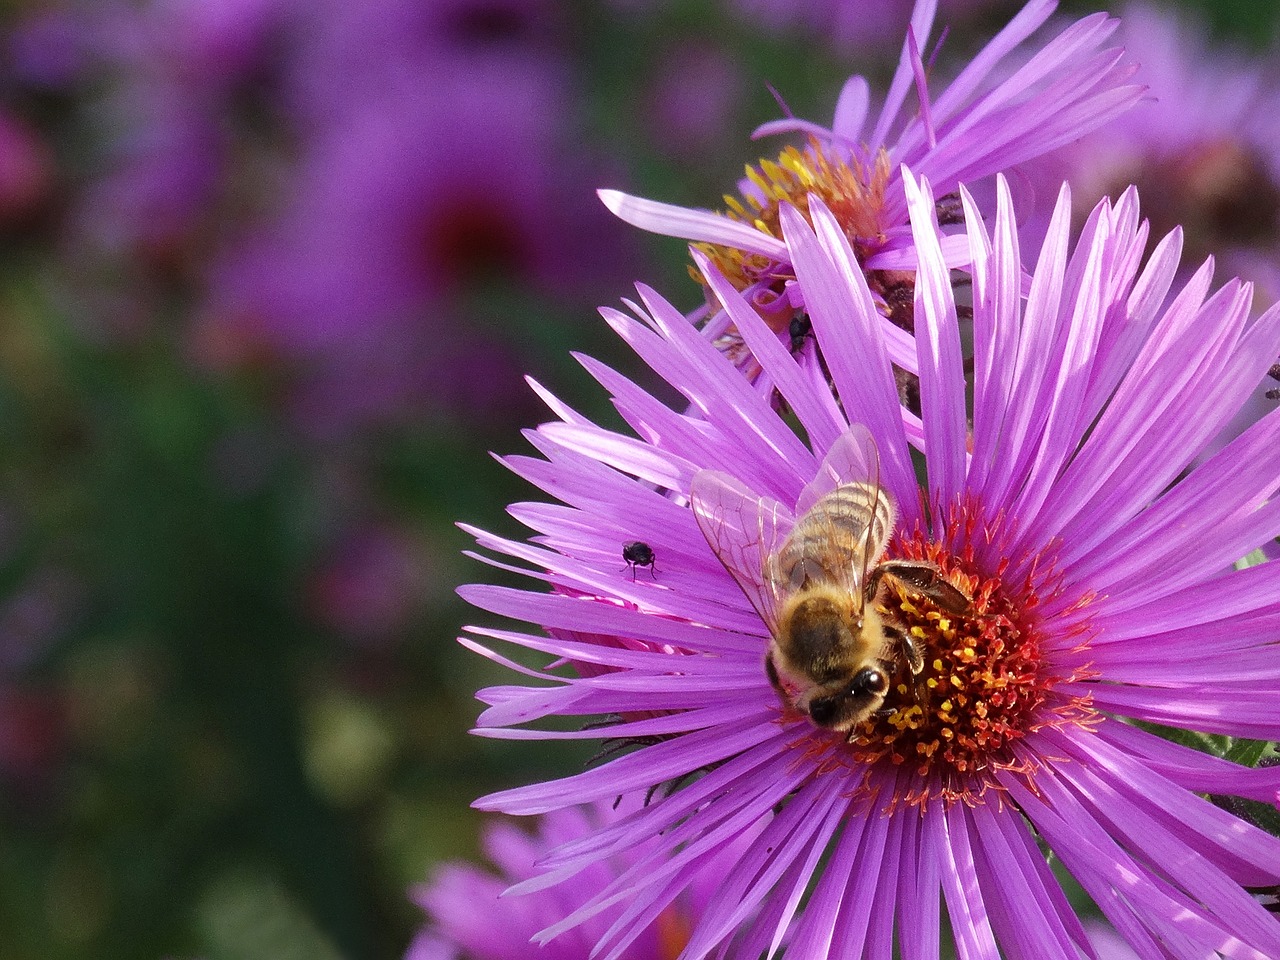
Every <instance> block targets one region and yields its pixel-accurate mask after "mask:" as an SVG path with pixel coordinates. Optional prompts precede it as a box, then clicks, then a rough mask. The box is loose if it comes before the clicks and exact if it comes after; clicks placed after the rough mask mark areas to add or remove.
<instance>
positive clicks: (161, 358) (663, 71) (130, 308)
mask: <svg viewBox="0 0 1280 960" xmlns="http://www.w3.org/2000/svg"><path fill="white" fill-rule="evenodd" d="M1017 6H1018V5H1017V4H1011V3H1009V2H1003V0H952V2H948V0H941V11H942V12H941V14H940V18H939V19H940V21H941V22H943V23H949V24H951V26H952V32H951V35H950V36H949V37H948V39H947V43H946V46H945V47H944V48H943V56H942V58H941V59H940V60H939V65H938V70H939V71H940V72H941V73H944V74H945V73H946V72H947V71H948V66H947V64H948V63H949V62H954V61H952V60H950V59H949V58H957V59H958V58H960V57H962V56H963V55H964V54H965V53H966V52H971V51H972V50H973V49H974V48H975V44H976V42H977V40H978V38H981V37H986V36H988V35H990V33H992V32H993V30H994V29H996V28H998V26H999V25H1000V24H1002V23H1003V22H1004V20H1005V18H1007V17H1008V16H1009V14H1010V13H1011V11H1012V10H1014V9H1016V7H1017ZM909 7H910V4H909V3H908V2H906V0H878V2H875V3H869V2H862V0H849V2H848V3H841V2H840V0H361V2H358V3H352V2H349V0H152V2H146V3H141V2H139V3H131V2H123V0H82V2H76V0H65V2H58V0H45V2H40V0H7V2H4V3H3V4H2V5H0V44H2V50H3V59H2V60H0V958H4V960H37V958H38V960H62V958H80V957H92V958H101V960H115V958H135V957H136V958H149V957H172V958H194V957H201V958H205V960H222V958H244V960H254V958H264V960H265V958H272V960H287V958H294V957H297V958H309V960H317V958H318V960H326V958H344V960H346V958H349V960H390V958H396V957H399V956H401V955H402V954H403V952H404V950H405V948H406V945H407V944H408V943H409V941H410V939H411V937H412V935H413V933H414V930H415V928H416V927H417V926H418V925H419V924H420V923H421V919H422V918H421V912H420V910H419V909H418V908H417V907H415V906H414V905H413V904H411V903H410V902H409V901H408V900H407V899H406V896H405V891H406V888H408V887H409V886H410V885H412V884H415V883H418V882H421V881H422V880H423V879H424V878H426V877H427V876H428V874H429V872H430V870H431V867H432V865H433V864H435V863H437V862H439V861H441V860H442V859H447V858H452V857H459V856H472V855H474V853H475V850H476V843H477V834H478V830H479V827H480V823H481V821H480V817H479V815H478V814H476V813H474V812H473V811H471V810H470V808H469V803H470V802H471V800H473V799H474V798H475V797H476V796H478V795H479V794H482V793H485V792H488V791H490V790H493V789H497V788H500V787H504V786H510V785H514V784H517V783H525V782H529V781H531V780H534V779H542V778H547V777H551V776H555V775H560V774H565V773H569V772H572V771H573V770H575V769H578V768H580V766H581V764H582V762H583V760H584V759H585V758H586V756H588V755H589V754H590V752H591V750H590V748H588V747H585V746H584V747H583V748H582V749H580V750H576V749H575V748H574V747H572V746H567V745H565V744H552V745H548V746H543V745H540V744H533V743H501V742H491V741H482V740H479V739H477V738H473V737H470V736H468V735H467V733H466V731H467V729H468V727H469V726H470V725H471V722H472V721H473V719H474V717H475V715H476V713H477V706H476V704H475V702H474V700H473V697H472V694H473V692H474V691H475V690H476V688H477V687H480V686H484V685H488V684H492V683H497V682H506V681H507V680H508V679H509V677H507V676H506V675H504V674H503V673H501V672H500V671H498V670H497V669H496V668H493V667H492V666H491V665H488V664H486V662H484V661H482V660H481V659H480V658H478V657H475V656H473V655H469V654H466V653H465V652H464V651H463V650H461V649H460V648H459V647H458V646H457V644H456V643H455V642H454V638H455V636H456V635H457V633H458V630H459V627H460V626H461V625H462V624H463V623H464V622H467V621H469V619H470V618H471V617H472V616H473V615H472V614H471V613H470V612H469V611H468V610H467V609H466V608H465V606H464V605H463V604H461V602H460V601H458V600H457V598H456V597H455V595H454V592H453V591H454V588H455V586H456V585H457V584H459V583H462V582H466V581H468V580H472V579H483V580H493V579H495V577H497V576H499V575H498V574H496V573H495V572H494V571H492V570H490V569H488V568H486V567H483V566H481V565H480V564H478V563H476V562H475V561H473V560H470V559H468V558H466V557H464V556H463V555H462V551H463V550H465V549H467V548H468V546H469V538H468V537H467V536H466V535H464V534H463V533H461V532H460V531H459V530H457V529H456V527H455V526H454V524H455V522H457V521H460V520H461V521H465V522H468V523H472V524H475V525H478V526H481V527H485V528H488V529H491V530H496V531H498V532H502V533H505V534H507V535H511V536H523V535H524V532H523V531H522V529H521V528H519V527H518V525H516V524H515V523H514V521H512V520H510V518H508V517H507V516H506V515H505V513H504V507H505V505H506V504H508V503H509V502H512V501H514V500H520V499H526V498H531V497H535V496H536V494H535V493H534V492H533V491H531V490H530V489H528V488H526V487H524V486H523V485H522V484H519V483H517V482H515V481H514V479H513V478H512V477H511V476H509V475H508V474H507V473H506V471H505V470H504V469H503V468H502V467H501V466H500V465H499V464H497V463H496V462H495V461H494V460H493V458H492V457H491V456H490V455H489V453H488V451H490V450H493V451H498V452H500V453H518V452H526V451H527V447H526V445H525V443H524V441H523V440H522V439H521V437H520V435H519V431H520V430H521V429H523V428H527V427H530V426H532V425H534V424H536V423H538V422H539V421H540V420H541V419H543V417H544V414H543V410H542V408H541V406H540V404H539V402H538V401H537V399H536V397H535V396H534V395H533V393H532V391H531V390H530V389H529V388H528V387H527V385H526V384H525V383H524V380H523V377H524V375H525V374H526V373H527V374H531V375H533V376H534V377H535V378H536V379H537V380H539V381H540V382H542V383H544V384H546V385H548V386H549V387H550V388H551V389H552V390H554V391H555V392H556V393H558V394H559V395H560V396H561V397H563V398H565V399H566V400H567V401H568V402H570V403H571V404H572V405H575V406H577V407H578V408H580V409H582V410H583V411H585V412H587V413H589V414H590V415H591V416H593V417H595V418H598V419H602V420H604V421H605V422H615V421H614V420H613V419H612V418H611V415H610V412H609V410H608V409H606V405H605V404H604V403H603V401H602V397H601V395H600V393H599V392H598V391H596V390H594V389H592V386H591V383H590V382H589V380H588V378H587V376H586V375H585V374H584V373H583V372H581V371H580V369H579V368H578V367H577V365H576V363H575V362H574V361H573V360H572V358H571V357H570V355H569V353H570V351H571V350H579V351H585V352H588V353H591V354H594V355H596V356H600V357H602V358H604V359H605V360H606V361H607V362H609V363H611V364H613V365H615V366H617V367H619V368H621V369H622V370H623V371H625V372H627V373H629V374H631V375H633V376H635V377H637V378H639V379H640V380H641V381H642V382H651V378H647V377H646V375H645V374H644V372H643V371H641V370H640V369H639V368H638V364H637V363H636V362H635V361H634V359H633V358H631V357H630V356H629V355H628V354H627V353H626V352H625V351H624V350H623V349H622V347H621V344H620V343H618V342H615V341H614V339H613V338H612V335H611V334H609V333H608V331H607V328H605V326H604V324H603V323H602V322H600V321H599V319H598V317H597V316H596V313H595V307H596V306H597V305H599V304H611V303H614V302H616V301H617V300H618V298H620V297H622V296H625V295H627V293H628V291H629V290H630V285H631V283H632V282H633V281H635V280H637V279H644V280H646V281H648V282H651V283H653V284H654V285H655V286H656V287H657V288H658V289H659V290H661V291H663V292H665V293H666V294H667V295H668V296H669V297H671V298H672V299H673V300H674V301H675V302H676V303H678V304H681V305H683V306H685V307H692V306H694V305H695V304H696V303H697V301H698V298H699V292H698V288H697V287H696V286H695V284H694V283H693V282H692V281H691V280H690V279H689V278H688V275H687V273H686V270H685V250H684V246H683V244H682V243H681V242H679V241H674V240H665V239H661V238H653V237H649V236H647V235H641V234H639V233H638V232H637V231H634V230H632V229H631V228H628V227H626V226H624V225H623V224H621V223H620V222H617V221H615V220H613V219H612V218H611V217H610V215H609V214H608V213H607V212H606V211H605V210H604V209H603V208H602V207H601V206H600V204H599V203H598V201H597V200H596V197H595V192H594V191H595V189H596V188H597V187H600V186H609V187H616V188H620V189H623V190H627V191H629V192H633V193H637V194H640V195H643V196H648V197H653V198H657V199H662V200H666V201H670V202H676V203H685V204H691V205H697V206H716V205H718V204H719V198H720V196H721V194H723V193H724V192H726V191H728V190H732V189H733V185H734V183H735V181H736V179H737V177H739V176H740V175H741V171H742V165H743V163H745V162H750V161H754V160H756V159H757V158H758V157H759V156H761V155H766V156H767V155H770V154H774V153H776V152H777V150H778V149H780V147H781V145H775V144H763V145H757V144H752V143H751V142H750V141H749V139H748V133H749V132H750V130H751V129H752V128H753V127H754V126H755V125H756V124H758V123H760V122H763V121H765V120H769V119H773V118H775V117H776V116H778V113H779V106H778V103H777V102H776V101H775V99H774V96H773V94H772V93H771V92H770V87H772V88H773V89H774V90H776V91H778V93H779V94H780V96H781V97H782V98H783V99H785V101H786V103H787V104H788V106H789V107H790V108H791V109H792V110H793V111H794V112H795V113H796V114H797V115H799V116H803V117H809V118H813V119H816V120H820V121H823V122H826V121H828V120H829V118H830V113H831V110H832V109H833V107H834V104H835V98H836V95H837V93H838V91H839V87H840V84H841V82H842V81H843V79H844V78H845V76H847V75H848V74H849V73H851V72H863V73H866V74H868V75H869V76H870V77H872V78H874V79H876V80H879V81H883V79H884V78H885V77H886V76H887V75H888V74H889V72H890V71H891V69H892V65H893V63H894V62H895V61H896V58H897V53H898V48H899V44H900V43H901V36H902V30H903V27H904V25H905V22H906V19H907V16H908V11H909ZM1064 8H1065V9H1066V10H1067V11H1069V12H1071V13H1085V12H1090V11H1092V10H1094V9H1097V7H1095V6H1091V5H1087V4H1080V3H1075V4H1064ZM1154 9H1157V10H1159V9H1161V8H1160V7H1158V6H1157V7H1155V8H1154ZM1181 9H1184V10H1189V11H1191V13H1192V14H1194V15H1196V16H1208V17H1211V18H1212V21H1211V24H1210V28H1211V29H1212V31H1213V32H1214V36H1215V37H1216V40H1217V41H1220V42H1223V43H1229V44H1232V45H1234V46H1235V48H1236V54H1233V56H1238V57H1241V58H1244V59H1247V58H1248V57H1250V56H1256V57H1270V55H1269V54H1266V53H1265V52H1266V51H1270V50H1273V49H1274V47H1273V46H1271V43H1272V40H1273V36H1274V34H1275V30H1276V20H1275V18H1276V16H1277V14H1276V13H1275V12H1274V10H1273V9H1272V4H1271V3H1270V2H1269V0H1233V2H1222V0H1217V2H1215V0H1198V2H1196V3H1191V2H1190V0H1187V3H1185V4H1183V6H1182V8H1181ZM851 10H860V11H862V12H861V14H860V15H858V16H851V15H850V11H851ZM1116 12H1118V11H1116ZM1271 59H1274V58H1271ZM1197 66H1201V67H1203V66H1208V67H1210V68H1212V66H1213V61H1212V58H1210V59H1209V60H1206V61H1204V62H1202V63H1198V64H1197ZM1273 113H1275V114H1277V115H1280V103H1278V104H1276V110H1274V111H1273ZM1272 143H1273V144H1274V145H1275V147H1276V148H1277V149H1273V150H1272V152H1271V155H1270V157H1269V158H1268V159H1269V162H1271V163H1272V164H1273V165H1274V164H1276V163H1277V160H1276V156H1277V154H1278V153H1280V142H1276V141H1272ZM1265 146H1266V144H1265V143H1264V144H1263V147H1261V148H1259V149H1265ZM1268 187H1269V189H1271V190H1272V191H1274V192H1273V193H1272V194H1266V195H1265V198H1266V199H1267V200H1268V202H1275V203H1277V204H1280V200H1277V199H1276V198H1280V191H1277V190H1276V189H1275V188H1274V187H1271V186H1270V181H1268ZM1262 195H1263V194H1262V193H1261V192H1259V193H1257V194H1255V195H1254V196H1255V199H1256V197H1257V196H1262ZM1272 226H1274V223H1272ZM1267 236H1268V237H1269V242H1274V239H1275V234H1274V230H1271V232H1270V233H1268V234H1267ZM621 567H622V562H621V558H619V568H620V569H621Z"/></svg>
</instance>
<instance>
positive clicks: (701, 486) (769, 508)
mask: <svg viewBox="0 0 1280 960" xmlns="http://www.w3.org/2000/svg"><path fill="white" fill-rule="evenodd" d="M690 501H691V503H692V506H693V510H694V514H695V516H696V518H697V522H698V526H699V528H700V529H701V531H702V534H703V536H704V537H706V540H707V543H708V544H709V545H710V546H711V549H712V551H713V552H714V553H715V555H716V557H717V558H718V559H719V560H720V562H721V563H722V564H723V565H724V567H725V569H726V570H728V571H729V573H730V575H732V576H733V578H734V580H735V581H737V583H738V586H739V587H741V588H742V591H743V592H744V593H745V594H746V595H747V598H748V599H749V600H750V601H751V603H752V605H753V606H754V607H755V608H756V610H757V611H758V612H759V613H760V616H761V618H762V619H763V620H764V623H765V625H766V626H767V627H768V629H769V634H770V638H771V639H770V642H769V647H768V652H767V653H766V655H765V674H766V675H767V677H768V679H769V682H770V684H772V686H773V688H774V690H776V691H777V693H778V697H779V699H781V701H782V703H783V706H784V707H790V708H794V709H795V710H798V711H799V712H800V713H803V714H805V715H806V716H808V717H809V719H810V720H811V721H812V722H813V723H814V724H815V725H816V726H819V727H823V728H826V729H829V730H834V731H838V732H843V733H849V732H851V731H852V730H853V728H854V727H856V726H857V725H858V724H859V723H861V722H862V721H864V720H866V719H867V718H868V717H870V716H872V715H873V714H875V713H876V712H878V711H879V710H880V709H881V708H882V707H883V706H884V701H885V696H886V694H887V693H888V691H889V687H890V682H891V680H892V678H893V675H894V673H895V672H896V670H897V668H898V665H899V664H900V663H905V665H906V667H907V669H908V670H909V671H910V673H911V675H912V677H918V676H919V675H920V673H921V671H922V670H923V669H924V663H925V653H924V651H923V650H922V649H921V645H920V644H919V643H918V642H917V640H916V639H915V638H914V637H912V636H911V634H910V633H909V632H908V630H907V628H906V625H905V624H903V623H901V622H900V621H899V620H897V619H895V616H894V614H893V613H892V612H891V611H892V610H894V609H895V608H896V605H895V604H893V603H890V602H887V601H888V600H889V599H890V597H891V594H890V591H896V592H897V594H898V595H899V596H905V597H913V596H914V597H917V598H919V597H923V598H924V599H927V600H928V601H929V602H931V603H933V604H934V605H936V606H937V607H938V608H940V609H942V610H944V611H947V612H949V613H952V614H956V615H959V614H963V613H964V612H965V611H967V610H968V608H969V603H970V598H969V597H967V596H966V595H965V594H964V593H963V592H962V591H960V590H959V589H957V588H956V587H954V586H953V585H952V584H951V583H949V582H948V581H947V580H946V578H945V577H944V576H943V574H942V571H941V570H939V569H938V567H937V566H936V565H935V564H932V563H929V562H928V561H924V560H901V559H886V558H885V556H884V554H885V550H886V548H887V546H888V543H889V539H890V538H891V537H892V535H893V525H894V520H895V514H896V510H895V505H894V502H893V498H892V497H891V496H890V495H889V493H888V491H886V490H885V489H884V488H882V487H881V486H880V483H879V455H878V453H877V450H876V446H875V442H874V440H873V438H872V436H871V434H870V432H869V431H868V430H867V429H866V428H865V427H863V426H860V425H854V426H852V427H850V428H849V429H848V430H847V431H846V432H845V433H844V434H842V435H841V436H840V437H839V438H838V439H837V441H836V442H835V443H834V444H833V445H832V448H831V450H830V452H829V453H828V454H827V456H826V458H825V460H824V461H823V464H822V468H821V469H820V470H819V471H818V475H817V477H816V478H815V480H814V481H813V482H812V483H810V484H809V486H807V487H806V488H805V489H804V491H803V492H802V493H801V495H800V498H799V500H798V502H797V505H796V512H797V513H798V514H799V516H798V517H797V518H796V519H795V520H794V521H793V520H792V513H791V511H789V510H787V509H786V508H785V507H784V506H783V505H782V504H781V503H779V502H778V501H776V500H773V499H771V498H769V497H763V496H759V495H757V494H755V493H754V492H752V491H751V490H749V489H748V488H747V487H745V486H744V485H743V484H741V483H740V482H739V481H737V480H735V479H733V478H732V477H729V476H728V475H727V474H724V473H720V472H718V471H714V470H702V471H699V472H698V473H697V474H696V475H695V476H694V478H693V483H692V485H691V488H690Z"/></svg>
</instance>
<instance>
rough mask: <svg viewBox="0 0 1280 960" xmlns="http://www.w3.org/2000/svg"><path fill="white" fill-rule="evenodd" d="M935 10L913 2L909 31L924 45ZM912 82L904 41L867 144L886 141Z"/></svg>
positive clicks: (931, 0)
mask: <svg viewBox="0 0 1280 960" xmlns="http://www.w3.org/2000/svg"><path fill="white" fill-rule="evenodd" d="M937 10H938V2H937V0H916V4H915V8H914V10H913V11H912V14H911V23H910V25H909V27H908V30H909V31H910V32H911V33H914V34H915V35H916V36H917V37H921V38H923V39H924V40H925V41H926V42H927V41H928V37H929V34H930V33H931V32H932V30H933V18H934V14H936V13H937ZM1006 29H1007V28H1006ZM914 80H915V71H914V69H913V65H912V60H911V50H910V48H909V47H908V45H907V43H906V42H905V41H904V42H903V44H902V54H901V55H900V56H899V58H898V67H897V69H896V70H895V71H894V74H893V80H892V81H890V83H889V93H888V94H887V95H886V96H885V100H884V107H883V108H882V109H881V111H880V119H879V120H877V121H876V126H875V129H874V130H873V131H872V133H871V137H870V138H869V139H868V140H867V142H868V143H871V144H880V143H886V142H887V141H888V139H889V130H890V128H891V127H892V126H893V124H894V122H895V121H896V120H897V118H898V114H899V113H900V112H901V110H902V104H903V101H904V100H906V98H907V91H908V90H910V89H911V85H912V83H913V81H914Z"/></svg>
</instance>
